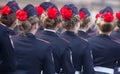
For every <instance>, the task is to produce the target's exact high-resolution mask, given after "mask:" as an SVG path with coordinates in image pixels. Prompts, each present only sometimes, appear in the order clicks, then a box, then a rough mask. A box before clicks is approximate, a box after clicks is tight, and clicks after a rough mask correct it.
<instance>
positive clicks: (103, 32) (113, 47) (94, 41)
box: [88, 9, 120, 74]
mask: <svg viewBox="0 0 120 74" xmlns="http://www.w3.org/2000/svg"><path fill="white" fill-rule="evenodd" d="M103 11H106V9H105V10H103ZM97 26H98V28H99V35H97V36H95V37H91V38H90V39H88V42H89V44H90V47H91V49H92V52H93V61H94V69H95V71H96V74H114V68H115V66H116V62H117V61H118V59H120V54H119V53H120V45H119V44H118V43H117V42H115V41H113V40H112V39H111V37H110V34H111V32H112V31H113V29H114V27H115V24H114V16H113V14H112V12H104V13H103V14H101V17H99V18H98V20H97Z"/></svg>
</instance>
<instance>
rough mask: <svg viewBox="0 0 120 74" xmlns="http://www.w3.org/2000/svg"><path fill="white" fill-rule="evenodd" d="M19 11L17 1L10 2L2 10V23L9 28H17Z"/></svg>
mask: <svg viewBox="0 0 120 74" xmlns="http://www.w3.org/2000/svg"><path fill="white" fill-rule="evenodd" d="M17 10H19V6H18V4H17V3H16V2H15V1H9V2H8V3H7V4H6V5H5V6H3V7H2V9H1V14H2V16H1V19H0V21H1V22H2V23H3V24H4V25H6V26H7V27H12V28H13V29H14V28H15V26H16V16H15V13H16V11H17Z"/></svg>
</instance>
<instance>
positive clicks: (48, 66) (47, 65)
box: [43, 47, 55, 74]
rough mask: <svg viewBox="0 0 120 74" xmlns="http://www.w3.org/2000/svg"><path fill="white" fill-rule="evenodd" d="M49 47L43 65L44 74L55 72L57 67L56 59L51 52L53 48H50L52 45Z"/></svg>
mask: <svg viewBox="0 0 120 74" xmlns="http://www.w3.org/2000/svg"><path fill="white" fill-rule="evenodd" d="M48 49H49V50H48V51H47V52H46V55H45V60H44V65H43V74H54V73H55V70H54V69H55V68H54V60H53V56H52V52H51V50H52V49H50V47H49V48H48Z"/></svg>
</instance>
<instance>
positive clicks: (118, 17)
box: [115, 11, 120, 29]
mask: <svg viewBox="0 0 120 74" xmlns="http://www.w3.org/2000/svg"><path fill="white" fill-rule="evenodd" d="M115 23H116V25H117V27H118V28H119V29H120V11H119V12H117V13H116V21H115Z"/></svg>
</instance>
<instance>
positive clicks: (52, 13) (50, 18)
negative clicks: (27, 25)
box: [41, 7, 61, 29]
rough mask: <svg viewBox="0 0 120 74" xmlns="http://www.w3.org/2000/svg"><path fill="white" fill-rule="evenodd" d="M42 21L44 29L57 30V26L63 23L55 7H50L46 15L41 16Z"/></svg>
mask: <svg viewBox="0 0 120 74" xmlns="http://www.w3.org/2000/svg"><path fill="white" fill-rule="evenodd" d="M41 20H42V21H43V27H44V28H47V29H55V27H56V26H57V24H58V23H60V22H61V17H60V15H59V12H58V10H57V9H56V8H55V7H49V8H48V9H47V11H46V13H44V14H43V15H42V16H41Z"/></svg>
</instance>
